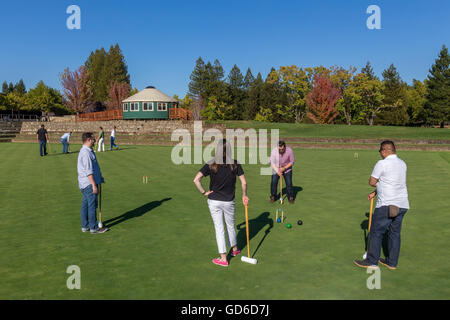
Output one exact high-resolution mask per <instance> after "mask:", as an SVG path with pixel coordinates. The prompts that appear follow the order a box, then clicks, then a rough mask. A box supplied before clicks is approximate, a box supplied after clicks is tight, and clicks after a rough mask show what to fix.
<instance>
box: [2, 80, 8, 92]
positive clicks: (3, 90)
mask: <svg viewBox="0 0 450 320" xmlns="http://www.w3.org/2000/svg"><path fill="white" fill-rule="evenodd" d="M2 93H3V94H8V82H6V81H5V82H3V84H2Z"/></svg>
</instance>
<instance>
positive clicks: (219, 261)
mask: <svg viewBox="0 0 450 320" xmlns="http://www.w3.org/2000/svg"><path fill="white" fill-rule="evenodd" d="M212 262H213V263H214V264H217V265H218V266H222V267H228V261H222V260H220V259H219V258H215V259H213V260H212Z"/></svg>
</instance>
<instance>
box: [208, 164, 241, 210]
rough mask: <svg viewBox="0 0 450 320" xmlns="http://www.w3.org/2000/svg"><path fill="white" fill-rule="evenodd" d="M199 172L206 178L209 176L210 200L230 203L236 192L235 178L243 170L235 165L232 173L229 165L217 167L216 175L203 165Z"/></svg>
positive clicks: (238, 165)
mask: <svg viewBox="0 0 450 320" xmlns="http://www.w3.org/2000/svg"><path fill="white" fill-rule="evenodd" d="M200 172H201V173H202V174H203V175H204V176H205V177H206V176H209V175H210V176H211V178H210V181H209V190H212V191H214V192H212V193H210V194H209V195H208V199H210V200H218V201H232V200H234V193H235V191H236V176H242V175H243V174H244V170H243V169H242V166H241V165H240V164H239V163H237V167H236V169H235V170H234V171H233V170H232V167H231V165H219V169H218V170H217V173H213V172H212V171H211V169H210V168H209V164H205V165H204V166H203V168H201V169H200Z"/></svg>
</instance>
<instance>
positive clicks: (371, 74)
mask: <svg viewBox="0 0 450 320" xmlns="http://www.w3.org/2000/svg"><path fill="white" fill-rule="evenodd" d="M361 73H363V74H365V75H367V78H368V80H374V79H377V76H376V75H375V73H374V72H373V68H372V66H371V65H370V62H369V61H367V63H366V66H365V67H364V68H362V69H361Z"/></svg>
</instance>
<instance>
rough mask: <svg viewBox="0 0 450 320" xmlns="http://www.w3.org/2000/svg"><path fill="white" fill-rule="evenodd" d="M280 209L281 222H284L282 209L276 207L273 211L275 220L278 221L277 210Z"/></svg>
mask: <svg viewBox="0 0 450 320" xmlns="http://www.w3.org/2000/svg"><path fill="white" fill-rule="evenodd" d="M279 211H281V222H284V211H283V209H277V210H276V211H275V221H278V212H279Z"/></svg>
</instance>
